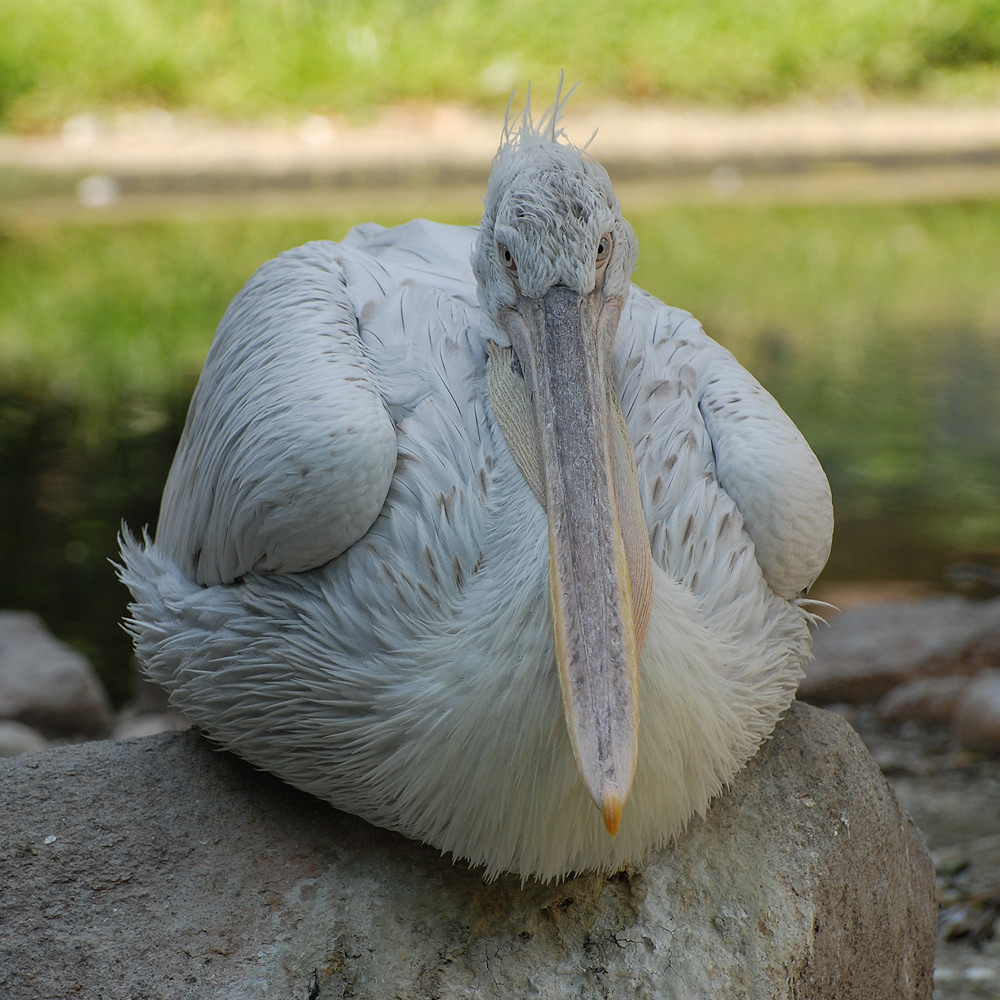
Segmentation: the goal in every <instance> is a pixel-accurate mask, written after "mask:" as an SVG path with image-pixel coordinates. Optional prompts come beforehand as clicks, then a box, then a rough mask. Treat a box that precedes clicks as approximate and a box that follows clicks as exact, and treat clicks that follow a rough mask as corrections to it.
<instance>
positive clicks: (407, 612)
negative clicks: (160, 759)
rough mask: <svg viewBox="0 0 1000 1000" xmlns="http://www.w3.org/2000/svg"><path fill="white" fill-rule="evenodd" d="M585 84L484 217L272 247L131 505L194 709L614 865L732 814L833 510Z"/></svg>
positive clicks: (216, 737)
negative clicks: (649, 288)
mask: <svg viewBox="0 0 1000 1000" xmlns="http://www.w3.org/2000/svg"><path fill="white" fill-rule="evenodd" d="M563 103H564V99H560V97H559V96H558V95H557V98H556V103H555V105H554V106H553V107H552V108H550V109H549V110H548V111H546V113H545V114H544V116H543V117H542V118H541V119H540V120H538V121H537V123H536V121H535V118H534V117H533V115H532V112H531V107H530V98H529V102H528V103H527V104H526V105H525V107H524V109H523V110H522V111H521V112H520V113H518V114H515V115H512V114H511V113H510V110H509V109H508V115H507V121H506V123H505V126H504V130H503V135H502V140H501V145H500V148H499V151H498V152H497V154H496V157H495V159H494V161H493V165H492V170H491V173H490V178H489V184H488V189H487V194H486V198H485V202H484V211H483V216H482V221H481V223H480V224H479V226H478V227H453V226H445V225H439V224H435V223H432V222H428V221H424V220H417V221H413V222H409V223H407V224H405V225H402V226H399V227H398V228H394V229H384V228H382V227H379V226H377V225H373V224H367V225H362V226H359V227H357V228H355V229H353V230H352V231H351V232H350V233H349V234H348V235H347V236H346V238H345V239H344V240H343V241H342V242H340V243H332V242H315V243H309V244H307V245H305V246H302V247H299V248H297V249H293V250H290V251H288V252H286V253H283V254H281V255H280V256H279V257H277V258H276V259H274V260H272V261H270V262H268V263H266V264H264V265H263V266H262V267H261V268H260V269H259V270H258V271H257V272H256V273H255V274H254V275H253V276H252V277H251V278H250V280H249V282H248V283H247V285H246V286H245V287H244V288H243V289H242V291H240V292H239V294H238V295H237V296H236V298H235V299H234V300H233V302H232V303H231V305H230V306H229V308H228V310H227V312H226V313H225V315H224V317H223V319H222V321H221V323H220V325H219V328H218V331H217V332H216V335H215V339H214V342H213V344H212V348H211V351H210V353H209V355H208V358H207V360H206V362H205V366H204V370H203V372H202V375H201V378H200V381H199V383H198V386H197V388H196V390H195V392H194V396H193V398H192V401H191V406H190V411H189V413H188V417H187V422H186V425H185V427H184V431H183V434H182V436H181V440H180V443H179V445H178V449H177V454H176V457H175V458H174V462H173V465H172V468H171V470H170V473H169V476H168V478H167V482H166V485H165V488H164V493H163V499H162V505H161V508H160V515H159V520H158V524H157V527H156V531H155V537H153V538H151V537H149V535H148V534H146V533H143V536H142V537H141V538H138V539H137V538H134V537H133V536H131V535H130V534H129V533H128V532H127V531H125V532H124V533H123V538H122V564H121V567H120V575H121V577H122V579H123V581H124V582H125V583H126V584H127V586H128V587H129V589H130V590H131V593H132V603H131V604H130V606H129V615H130V617H129V618H128V620H127V622H126V627H127V628H128V629H129V631H130V632H131V634H132V636H133V639H134V643H135V648H136V651H137V655H138V659H139V661H140V663H141V665H142V668H143V670H144V671H145V673H146V674H147V675H148V676H149V677H150V678H152V679H153V680H155V681H157V682H159V683H160V684H162V685H163V686H164V687H165V688H166V689H167V690H168V691H169V693H170V699H171V702H172V704H173V705H175V706H176V707H177V708H178V709H180V711H181V712H183V713H184V714H185V715H186V716H187V718H188V719H189V720H190V721H191V722H192V723H193V724H194V725H195V726H197V727H198V728H199V729H201V730H202V731H203V732H204V733H205V734H206V735H207V736H208V737H209V738H210V739H211V740H212V741H214V742H215V743H216V744H218V745H219V746H221V747H224V748H226V749H228V750H231V751H233V752H234V753H236V754H238V755H239V756H241V757H243V758H245V759H246V760H247V761H250V762H252V763H253V764H254V765H256V766H257V767H259V768H262V769H265V770H267V771H270V772H272V773H274V774H276V775H278V776H279V777H281V778H282V779H284V780H285V781H287V782H289V783H290V784H292V785H294V786H296V787H298V788H300V789H304V790H305V791H307V792H310V793H313V794H314V795H317V796H319V797H320V798H322V799H325V800H327V801H328V802H330V803H332V804H333V805H334V806H335V807H337V808H338V809H342V810H346V811H348V812H351V813H355V814H356V815H358V816H361V817H363V818H364V819H365V820H367V821H368V822H370V823H372V824H375V825H376V826H381V827H386V828H389V829H391V830H395V831H398V832H399V833H401V834H403V835H405V836H407V837H410V838H414V839H417V840H421V841H425V842H427V843H429V844H432V845H434V846H435V847H437V848H439V849H440V850H441V851H442V852H447V853H450V854H451V855H452V856H453V858H454V859H462V860H465V861H467V862H468V863H470V864H471V865H473V866H477V867H482V868H483V869H484V875H485V876H486V877H495V876H496V875H498V874H499V873H502V872H510V873H514V874H516V875H519V876H520V877H521V878H522V879H526V878H535V879H538V880H552V879H558V878H563V877H566V876H567V875H569V874H572V873H580V872H587V871H596V872H611V871H615V870H618V869H620V868H621V867H623V866H625V865H627V864H630V863H637V862H640V861H641V860H642V859H643V857H645V856H646V855H647V854H648V853H649V852H650V851H652V850H654V849H656V848H658V847H660V846H662V845H665V844H666V843H668V842H669V841H670V840H671V839H672V838H674V837H676V836H677V835H678V834H680V833H681V832H682V831H683V830H684V828H685V827H686V824H687V823H688V821H689V820H690V818H691V817H692V816H693V815H695V814H703V813H704V811H705V809H706V806H707V804H708V803H709V801H710V800H711V799H712V798H713V797H714V796H716V795H718V794H719V793H720V792H721V791H722V790H723V789H724V787H725V786H726V785H727V783H729V782H730V781H731V779H732V778H733V777H734V775H735V774H736V773H737V772H738V770H739V769H740V768H741V767H742V766H743V765H744V764H745V763H746V761H747V760H748V759H749V758H750V757H751V756H752V755H753V754H754V753H755V752H756V751H757V749H758V747H759V746H760V744H761V743H762V742H763V741H764V740H766V739H767V737H768V736H769V735H770V734H771V732H772V730H773V728H774V726H775V724H776V722H777V720H778V719H779V718H780V716H781V715H782V713H783V712H784V711H785V710H786V709H787V708H788V706H789V704H790V703H791V701H792V699H793V698H794V695H795V690H796V686H797V684H798V680H799V677H800V675H801V667H802V664H803V662H804V661H805V660H806V659H807V657H808V656H809V652H810V637H809V630H808V624H809V619H810V617H811V615H810V612H809V611H808V610H806V606H805V605H804V603H803V599H804V595H805V594H806V592H807V591H808V589H809V587H810V585H811V584H812V582H813V581H814V579H815V578H816V576H817V575H818V574H819V572H820V570H821V569H822V567H823V565H824V563H825V562H826V558H827V555H828V553H829V547H830V540H831V533H832V524H833V515H832V507H831V499H830V490H829V485H828V483H827V480H826V477H825V475H824V473H823V470H822V468H821V466H820V464H819V462H818V461H817V459H816V457H815V456H814V455H813V453H812V451H811V450H810V448H809V446H808V444H807V443H806V441H805V440H804V438H803V437H802V435H801V434H800V433H799V431H798V430H797V429H796V427H795V426H794V424H793V423H792V421H791V420H790V419H789V418H788V417H787V416H786V415H785V413H784V412H783V411H782V410H781V408H780V407H779V406H778V404H777V403H776V402H775V400H774V399H773V398H772V397H771V396H770V395H769V394H768V393H767V392H766V391H765V390H764V389H763V388H762V387H761V386H760V384H759V383H758V382H757V381H755V379H754V378H753V377H752V376H751V375H750V374H749V373H748V372H746V371H745V370H744V369H743V368H742V367H741V366H740V365H739V364H738V363H737V361H736V360H735V358H734V357H733V356H732V355H731V354H730V353H729V352H728V351H726V350H725V349H724V348H722V347H721V346H719V345H718V344H716V343H715V342H714V341H712V340H711V339H709V338H708V336H707V335H706V334H705V333H704V331H703V330H702V328H701V326H700V325H699V324H698V322H697V321H696V320H695V319H694V318H693V317H692V316H691V315H690V314H688V313H686V312H683V311H681V310H679V309H675V308H671V307H669V306H666V305H664V304H663V303H662V302H660V301H658V300H657V299H655V298H654V297H653V296H651V295H649V294H648V293H646V292H644V291H642V290H641V289H639V288H637V287H635V286H634V285H632V284H631V275H632V272H633V270H634V268H635V265H636V257H637V243H636V238H635V236H634V234H633V231H632V229H631V227H630V226H629V224H628V223H627V222H626V221H625V219H624V218H623V216H622V211H621V206H620V205H619V202H618V199H617V198H616V196H615V193H614V190H613V188H612V186H611V182H610V180H609V178H608V174H607V173H606V171H605V170H604V169H603V168H602V167H601V166H600V165H599V164H598V163H597V162H596V161H595V160H594V159H593V158H592V157H591V156H590V155H589V154H588V153H587V152H586V151H585V150H583V149H580V148H577V147H575V146H574V145H573V144H571V143H570V141H569V140H568V139H567V137H566V135H565V133H564V131H563V129H562V128H561V127H560V120H561V112H562V105H563Z"/></svg>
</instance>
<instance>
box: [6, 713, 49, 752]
mask: <svg viewBox="0 0 1000 1000" xmlns="http://www.w3.org/2000/svg"><path fill="white" fill-rule="evenodd" d="M48 745H49V742H48V740H46V739H45V737H44V736H42V734H41V733H40V732H38V731H37V730H35V729H32V728H31V726H26V725H25V724H24V723H23V722H14V721H12V720H11V719H4V720H2V721H0V757H19V756H20V755H21V754H23V753H36V752H37V751H39V750H45V749H47V748H48Z"/></svg>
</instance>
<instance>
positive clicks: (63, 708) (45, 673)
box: [0, 611, 112, 736]
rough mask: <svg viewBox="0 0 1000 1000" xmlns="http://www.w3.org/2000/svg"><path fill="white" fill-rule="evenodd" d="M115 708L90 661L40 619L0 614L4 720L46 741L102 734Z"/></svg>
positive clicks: (23, 613)
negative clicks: (35, 732)
mask: <svg viewBox="0 0 1000 1000" xmlns="http://www.w3.org/2000/svg"><path fill="white" fill-rule="evenodd" d="M111 718H112V716H111V705H110V704H109V702H108V696H107V695H106V694H105V692H104V688H103V687H102V686H101V682H100V681H99V680H98V678H97V675H96V674H95V673H94V668H93V667H92V666H91V665H90V663H89V662H88V660H87V658H86V657H85V656H83V655H82V654H80V653H78V652H77V651H76V650H75V649H73V648H72V647H70V646H67V645H66V643H64V642H60V641H59V640H58V639H56V637H55V636H54V635H52V633H51V632H49V630H48V629H47V628H46V627H45V624H44V623H43V622H42V620H41V618H39V617H38V615H35V614H32V613H31V612H28V611H0V719H12V720H14V721H16V722H23V723H25V724H26V725H29V726H32V727H33V728H35V729H38V730H39V731H40V732H41V733H42V734H43V735H46V736H75V735H81V734H86V735H89V736H95V735H102V734H104V733H105V732H107V730H108V729H109V728H110V726H111Z"/></svg>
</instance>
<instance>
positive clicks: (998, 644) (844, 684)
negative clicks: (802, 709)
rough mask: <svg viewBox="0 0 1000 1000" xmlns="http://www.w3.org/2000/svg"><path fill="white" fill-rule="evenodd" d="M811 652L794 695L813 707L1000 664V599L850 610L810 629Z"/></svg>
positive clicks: (955, 598)
mask: <svg viewBox="0 0 1000 1000" xmlns="http://www.w3.org/2000/svg"><path fill="white" fill-rule="evenodd" d="M813 655H814V659H813V661H812V662H811V663H810V664H809V665H808V666H807V668H806V676H805V678H804V679H803V681H802V684H801V685H800V686H799V697H800V698H802V699H804V700H805V701H809V702H813V703H816V704H827V703H829V702H836V701H849V702H863V701H875V700H877V699H879V698H881V697H882V695H884V694H885V693H886V692H887V691H889V690H891V689H892V688H894V687H896V686H897V685H899V684H902V683H904V682H906V681H909V680H912V679H913V678H916V677H931V676H933V677H945V676H952V675H957V674H963V675H971V674H975V673H978V672H979V671H980V670H984V669H986V668H989V667H1000V598H995V599H994V600H990V601H969V600H966V599H965V598H963V597H958V596H947V597H930V598H927V599H925V600H922V601H911V602H902V603H898V604H878V605H872V606H870V607H858V608H852V609H850V610H849V611H845V612H844V613H843V614H840V615H837V616H836V617H835V618H833V619H832V620H831V622H830V626H829V628H824V627H820V628H818V629H817V630H816V632H815V635H814V637H813Z"/></svg>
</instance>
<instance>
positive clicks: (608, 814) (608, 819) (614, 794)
mask: <svg viewBox="0 0 1000 1000" xmlns="http://www.w3.org/2000/svg"><path fill="white" fill-rule="evenodd" d="M624 807H625V800H624V799H623V798H622V796H621V795H620V794H619V792H618V789H617V788H606V789H605V790H604V791H603V792H602V793H601V816H602V817H603V818H604V827H605V829H606V830H607V831H608V833H610V834H611V836H612V837H613V836H614V835H615V834H616V833H617V832H618V827H620V826H621V822H622V809H623V808H624Z"/></svg>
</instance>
